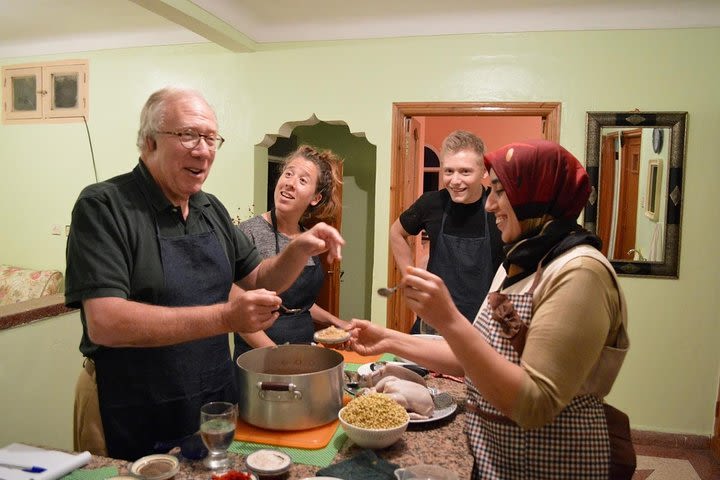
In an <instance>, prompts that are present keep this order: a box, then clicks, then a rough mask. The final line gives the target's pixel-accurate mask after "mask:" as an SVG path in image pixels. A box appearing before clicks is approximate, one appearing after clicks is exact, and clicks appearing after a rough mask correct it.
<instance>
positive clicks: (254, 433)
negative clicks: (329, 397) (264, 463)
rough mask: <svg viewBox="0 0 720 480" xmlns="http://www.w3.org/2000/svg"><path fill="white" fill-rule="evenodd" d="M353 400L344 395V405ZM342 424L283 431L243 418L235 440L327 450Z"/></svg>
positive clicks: (238, 422)
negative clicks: (252, 422) (261, 426)
mask: <svg viewBox="0 0 720 480" xmlns="http://www.w3.org/2000/svg"><path fill="white" fill-rule="evenodd" d="M350 400H352V397H350V396H349V395H347V394H345V395H343V405H347V403H348V402H349V401H350ZM339 424H340V421H339V420H335V421H333V422H330V423H328V424H326V425H321V426H319V427H315V428H309V429H307V430H297V431H282V430H268V429H266V428H260V427H256V426H254V425H250V424H249V423H246V422H245V421H244V420H243V419H242V418H238V421H237V427H236V428H235V440H237V441H239V442H253V443H266V444H268V445H275V446H278V447H295V448H306V449H308V450H315V449H319V448H325V447H326V446H327V444H328V443H330V439H332V437H333V435H335V431H336V430H337V428H338V425H339Z"/></svg>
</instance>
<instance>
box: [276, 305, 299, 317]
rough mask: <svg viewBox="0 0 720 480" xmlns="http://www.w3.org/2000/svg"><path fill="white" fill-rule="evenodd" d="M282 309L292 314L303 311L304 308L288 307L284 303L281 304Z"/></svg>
mask: <svg viewBox="0 0 720 480" xmlns="http://www.w3.org/2000/svg"><path fill="white" fill-rule="evenodd" d="M280 310H282V311H283V312H285V313H287V314H290V315H292V314H294V313H300V312H302V311H303V309H302V308H287V307H286V306H285V305H283V304H282V303H281V304H280Z"/></svg>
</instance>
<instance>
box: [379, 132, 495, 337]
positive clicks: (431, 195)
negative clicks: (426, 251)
mask: <svg viewBox="0 0 720 480" xmlns="http://www.w3.org/2000/svg"><path fill="white" fill-rule="evenodd" d="M484 153H485V145H484V144H483V142H482V140H481V139H480V138H478V137H477V136H476V135H474V134H472V133H470V132H466V131H463V130H456V131H454V132H452V133H450V134H449V135H448V136H447V137H446V138H445V140H443V144H442V150H441V152H440V175H441V179H442V184H443V185H444V186H445V188H443V189H441V190H439V191H431V192H426V193H424V194H423V195H422V196H421V197H420V198H418V199H417V200H416V201H415V203H413V204H412V205H411V206H410V207H409V208H408V209H407V210H405V211H404V212H403V213H402V214H400V217H399V218H398V219H397V220H395V222H394V223H393V225H392V226H391V227H390V246H391V248H392V252H393V256H394V258H395V261H396V262H397V264H398V267H399V268H400V271H402V272H403V274H404V272H405V269H406V267H407V266H409V265H411V263H412V252H411V250H410V246H409V245H408V240H407V239H408V237H409V236H411V235H418V234H419V233H420V232H422V231H423V230H424V231H425V232H426V233H427V235H428V237H429V238H430V256H429V258H428V264H427V270H428V271H430V272H432V273H434V274H436V275H437V276H439V277H440V278H442V279H443V281H444V282H445V284H446V285H447V287H448V289H449V290H450V294H451V295H452V299H453V302H454V303H455V305H456V306H457V308H458V310H460V312H461V313H462V314H463V315H464V316H465V317H466V318H467V319H468V320H469V321H473V320H474V319H475V315H476V314H477V311H478V309H479V307H480V304H481V303H482V301H483V299H484V298H485V295H486V294H487V291H488V289H489V288H490V282H491V281H492V278H493V276H494V275H495V271H496V270H497V268H498V266H499V265H500V262H501V261H502V240H501V239H500V233H499V231H498V230H497V227H496V226H495V218H494V216H493V215H492V214H490V213H487V212H486V211H485V201H486V199H487V190H486V186H485V185H484V184H483V179H484V178H485V177H486V170H485V166H484V165H483V154H484ZM412 333H435V330H434V329H433V328H432V327H430V326H429V325H426V324H424V323H423V322H422V320H421V319H420V318H418V319H417V320H416V321H415V324H414V325H413V327H412Z"/></svg>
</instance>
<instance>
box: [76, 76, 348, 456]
mask: <svg viewBox="0 0 720 480" xmlns="http://www.w3.org/2000/svg"><path fill="white" fill-rule="evenodd" d="M223 143H224V139H223V138H222V137H221V136H220V135H219V134H218V127H217V119H216V116H215V113H214V111H213V110H212V108H211V107H210V106H209V104H208V103H207V101H206V100H205V99H204V98H203V96H202V95H201V94H200V93H199V92H196V91H194V90H188V89H180V88H164V89H162V90H160V91H157V92H155V93H153V94H152V95H151V96H150V98H149V99H148V100H147V102H146V104H145V106H144V108H143V110H142V113H141V116H140V130H139V132H138V138H137V146H138V148H139V150H140V161H139V163H138V165H137V166H136V167H135V168H134V169H133V170H132V171H131V172H129V173H125V174H123V175H120V176H117V177H115V178H112V179H110V180H107V181H104V182H100V183H97V184H94V185H90V186H88V187H86V188H85V189H84V190H83V191H82V192H81V193H80V196H79V198H78V200H77V202H76V204H75V207H74V208H73V214H72V229H71V232H70V235H69V237H68V244H67V272H66V290H65V295H66V304H67V305H68V306H70V307H77V308H80V309H81V310H80V312H81V320H82V326H83V336H82V341H81V344H80V351H81V352H82V354H83V355H84V356H85V357H86V358H85V361H84V369H83V371H82V372H81V374H80V377H79V379H78V385H77V389H76V399H75V402H76V403H75V419H74V420H75V422H74V423H75V425H74V438H75V449H76V450H89V451H91V452H92V453H95V454H99V455H109V456H111V457H115V458H122V459H126V460H135V459H137V458H138V457H141V456H143V455H147V454H151V453H158V452H160V451H163V450H167V447H168V445H172V444H176V443H178V441H180V439H182V438H184V437H186V436H188V435H190V434H192V433H194V432H196V431H197V430H198V427H199V411H200V407H201V406H202V405H203V404H204V403H206V402H209V401H217V400H224V401H230V402H233V403H235V402H236V395H237V392H236V386H235V383H234V378H235V376H234V368H233V364H232V360H231V358H230V351H229V343H228V336H227V333H228V332H244V333H250V332H256V331H260V330H264V329H266V328H268V327H269V326H270V325H272V323H273V322H274V321H275V320H276V319H277V317H278V312H277V310H278V308H279V307H280V304H281V299H280V297H279V296H278V295H277V292H281V291H283V290H284V289H286V288H287V287H288V286H290V285H291V284H292V282H293V281H294V280H295V278H296V277H297V276H298V274H299V273H300V272H301V271H302V269H303V268H304V266H305V264H306V262H307V260H308V258H309V257H311V256H313V255H317V254H319V253H322V252H325V251H329V253H330V259H331V260H333V259H339V258H340V249H341V246H342V245H343V244H344V241H343V239H342V237H341V236H340V234H339V233H338V231H337V230H335V229H334V228H332V227H330V226H328V225H326V224H318V225H316V226H315V227H313V228H312V229H310V230H308V231H306V232H304V233H303V234H302V235H299V236H297V237H296V238H295V239H294V240H293V241H292V243H291V244H290V245H288V247H287V248H286V249H285V250H283V251H282V253H280V254H279V255H277V256H276V257H273V258H269V259H265V260H263V259H262V258H261V257H260V255H259V254H258V253H257V251H256V250H255V247H254V246H253V245H252V243H250V241H249V240H248V239H247V238H246V237H244V236H243V234H242V233H241V232H240V231H239V230H237V229H236V228H235V227H234V225H233V224H232V221H231V219H230V215H229V214H228V212H227V210H226V209H225V207H224V206H223V205H222V203H220V201H218V199H217V198H216V197H215V196H213V195H211V194H209V193H206V192H204V191H202V186H203V183H204V182H205V180H206V179H207V177H208V174H209V173H210V168H211V167H212V164H213V161H214V159H215V154H216V152H217V150H218V149H219V148H220V147H221V146H222V144H223ZM235 282H237V283H238V285H240V287H242V289H241V288H240V287H238V286H237V285H236V284H235ZM243 289H244V290H243Z"/></svg>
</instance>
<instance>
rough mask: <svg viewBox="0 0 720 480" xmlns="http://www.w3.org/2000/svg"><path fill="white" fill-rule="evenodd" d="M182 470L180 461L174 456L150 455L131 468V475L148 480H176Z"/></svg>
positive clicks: (137, 461)
mask: <svg viewBox="0 0 720 480" xmlns="http://www.w3.org/2000/svg"><path fill="white" fill-rule="evenodd" d="M179 470H180V461H179V460H178V459H177V457H175V456H174V455H162V454H158V455H148V456H147V457H142V458H140V459H138V460H136V461H135V462H134V463H133V464H132V465H131V466H130V473H132V474H133V475H137V476H139V477H140V478H145V479H146V480H167V479H170V478H174V477H175V474H177V473H178V471H179Z"/></svg>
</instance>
